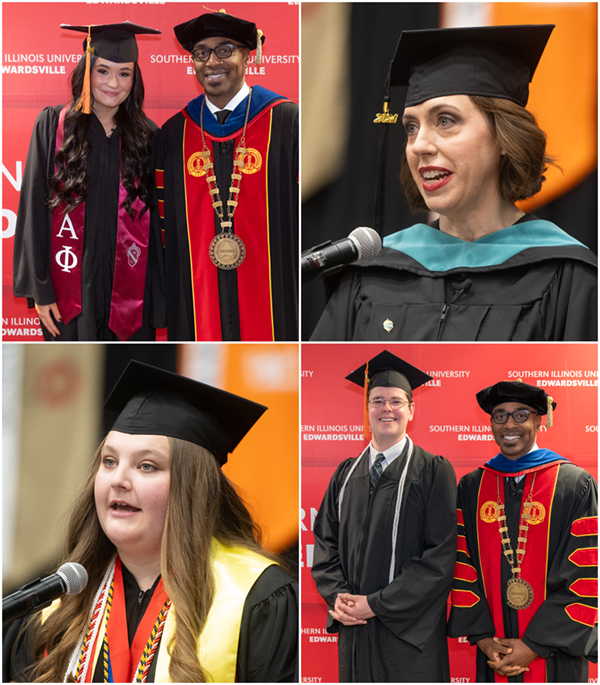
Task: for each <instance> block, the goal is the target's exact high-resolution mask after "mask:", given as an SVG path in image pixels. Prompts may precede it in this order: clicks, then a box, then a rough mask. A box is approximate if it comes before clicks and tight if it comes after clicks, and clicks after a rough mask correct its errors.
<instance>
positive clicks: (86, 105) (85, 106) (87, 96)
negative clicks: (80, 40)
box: [75, 25, 94, 114]
mask: <svg viewBox="0 0 600 685" xmlns="http://www.w3.org/2000/svg"><path fill="white" fill-rule="evenodd" d="M91 42H92V27H91V25H90V26H89V27H88V35H87V47H86V49H85V74H84V76H83V88H82V90H81V97H80V98H79V101H78V102H77V105H75V111H79V110H80V109H81V111H82V112H83V114H91V112H92V107H91V103H92V98H91V77H90V57H91V54H92V52H94V48H93V47H91V45H90V43H91Z"/></svg>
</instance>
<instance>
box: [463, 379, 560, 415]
mask: <svg viewBox="0 0 600 685" xmlns="http://www.w3.org/2000/svg"><path fill="white" fill-rule="evenodd" d="M476 397H477V402H478V403H479V406H480V407H481V408H482V409H483V411H484V412H487V413H488V414H491V413H492V412H493V411H494V407H497V406H498V405H499V404H502V403H503V402H522V403H523V404H526V405H527V406H528V407H531V408H532V409H535V410H536V411H537V413H538V414H540V415H541V416H545V415H546V414H547V413H548V395H547V393H546V391H545V390H543V389H542V388H536V387H535V386H533V385H528V384H527V383H522V382H521V381H500V383H496V385H491V386H490V387H489V388H484V389H483V390H480V391H479V392H478V393H477V395H476ZM552 409H553V410H554V409H556V402H554V401H553V402H552Z"/></svg>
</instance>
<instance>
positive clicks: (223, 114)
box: [215, 109, 231, 126]
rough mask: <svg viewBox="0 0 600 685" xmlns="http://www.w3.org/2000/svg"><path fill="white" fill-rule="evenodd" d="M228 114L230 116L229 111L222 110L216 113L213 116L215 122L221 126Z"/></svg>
mask: <svg viewBox="0 0 600 685" xmlns="http://www.w3.org/2000/svg"><path fill="white" fill-rule="evenodd" d="M230 114H231V110H230V109H222V110H220V111H219V112H216V113H215V116H216V117H217V121H218V122H219V124H221V126H222V125H223V124H224V123H225V120H226V119H227V117H228V116H229V115H230Z"/></svg>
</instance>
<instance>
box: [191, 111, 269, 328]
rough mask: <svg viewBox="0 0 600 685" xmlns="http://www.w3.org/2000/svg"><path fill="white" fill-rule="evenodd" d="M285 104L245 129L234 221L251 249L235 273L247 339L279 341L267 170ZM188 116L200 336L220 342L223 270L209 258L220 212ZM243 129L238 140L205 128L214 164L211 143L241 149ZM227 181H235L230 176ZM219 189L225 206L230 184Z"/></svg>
mask: <svg viewBox="0 0 600 685" xmlns="http://www.w3.org/2000/svg"><path fill="white" fill-rule="evenodd" d="M280 102H281V101H280V100H277V101H275V102H273V103H271V104H270V105H269V106H268V107H266V108H265V109H264V110H262V111H261V112H260V113H259V114H257V115H256V116H255V117H254V118H253V119H252V120H251V121H249V122H248V127H247V130H246V149H247V151H246V154H245V155H244V158H243V161H244V166H243V167H242V168H241V171H242V180H241V182H240V192H239V195H238V198H236V199H238V200H239V205H238V207H237V209H236V210H235V217H234V230H235V234H236V235H238V236H239V237H240V238H241V239H242V241H243V242H244V245H245V246H246V258H245V259H244V261H243V262H242V264H240V266H239V267H237V270H236V271H237V282H238V301H239V317H240V336H241V339H242V340H274V324H273V306H272V293H271V288H272V283H271V250H270V235H269V230H270V221H269V176H268V171H269V169H268V166H269V150H270V145H271V126H272V119H273V107H274V106H275V105H277V104H279V103H280ZM183 115H184V117H185V121H184V129H183V175H184V179H185V211H186V224H187V229H188V244H189V251H190V270H191V274H192V298H193V306H194V327H195V338H196V340H213V341H218V340H221V319H220V315H219V309H220V308H219V284H218V277H217V272H218V267H217V266H215V264H213V262H212V261H211V259H210V257H209V247H210V242H211V240H212V239H213V238H214V237H215V210H214V209H213V206H212V201H213V200H212V197H211V195H210V194H209V192H208V184H207V182H206V172H205V171H204V164H203V159H202V149H203V146H202V134H201V131H200V126H198V125H197V124H196V123H195V122H194V121H193V119H192V118H191V117H190V116H189V115H188V114H187V113H186V112H185V111H184V112H183ZM242 130H243V129H242V128H240V129H239V131H237V132H236V133H235V136H228V137H225V138H218V137H216V136H212V135H210V134H209V133H208V132H207V131H206V129H205V130H204V136H205V138H206V140H207V146H208V147H209V149H210V153H211V155H210V156H211V161H212V162H213V163H214V151H213V150H212V142H213V141H215V142H218V143H222V142H224V141H225V140H230V139H231V138H232V137H235V145H236V146H237V145H239V143H240V138H241V135H242ZM234 156H235V155H234ZM226 177H227V179H228V183H230V181H229V178H230V174H229V173H228V174H226ZM219 191H220V196H221V200H222V201H223V205H224V208H225V206H226V202H227V199H228V197H229V186H228V187H226V188H219ZM224 213H225V214H226V212H224ZM220 232H221V227H220V225H219V228H218V233H220Z"/></svg>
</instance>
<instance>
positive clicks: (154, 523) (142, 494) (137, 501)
mask: <svg viewBox="0 0 600 685" xmlns="http://www.w3.org/2000/svg"><path fill="white" fill-rule="evenodd" d="M170 460H171V458H170V448H169V440H168V438H166V437H165V436H163V435H129V434H127V433H119V432H117V431H111V432H110V433H109V434H108V436H107V438H106V441H105V443H104V446H103V448H102V452H101V463H100V468H99V469H98V473H97V474H96V480H95V486H94V497H95V501H96V512H97V514H98V520H99V521H100V525H101V526H102V530H103V531H104V532H105V534H106V536H107V537H108V539H109V540H110V541H111V542H112V543H113V544H114V545H115V547H116V548H117V551H118V552H119V555H120V556H121V558H122V559H123V560H124V562H125V563H127V562H126V559H133V560H135V561H136V562H137V563H150V562H156V561H159V562H160V547H161V541H162V535H163V530H164V526H165V517H166V514H167V502H168V498H169V487H170V481H171V472H170Z"/></svg>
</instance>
